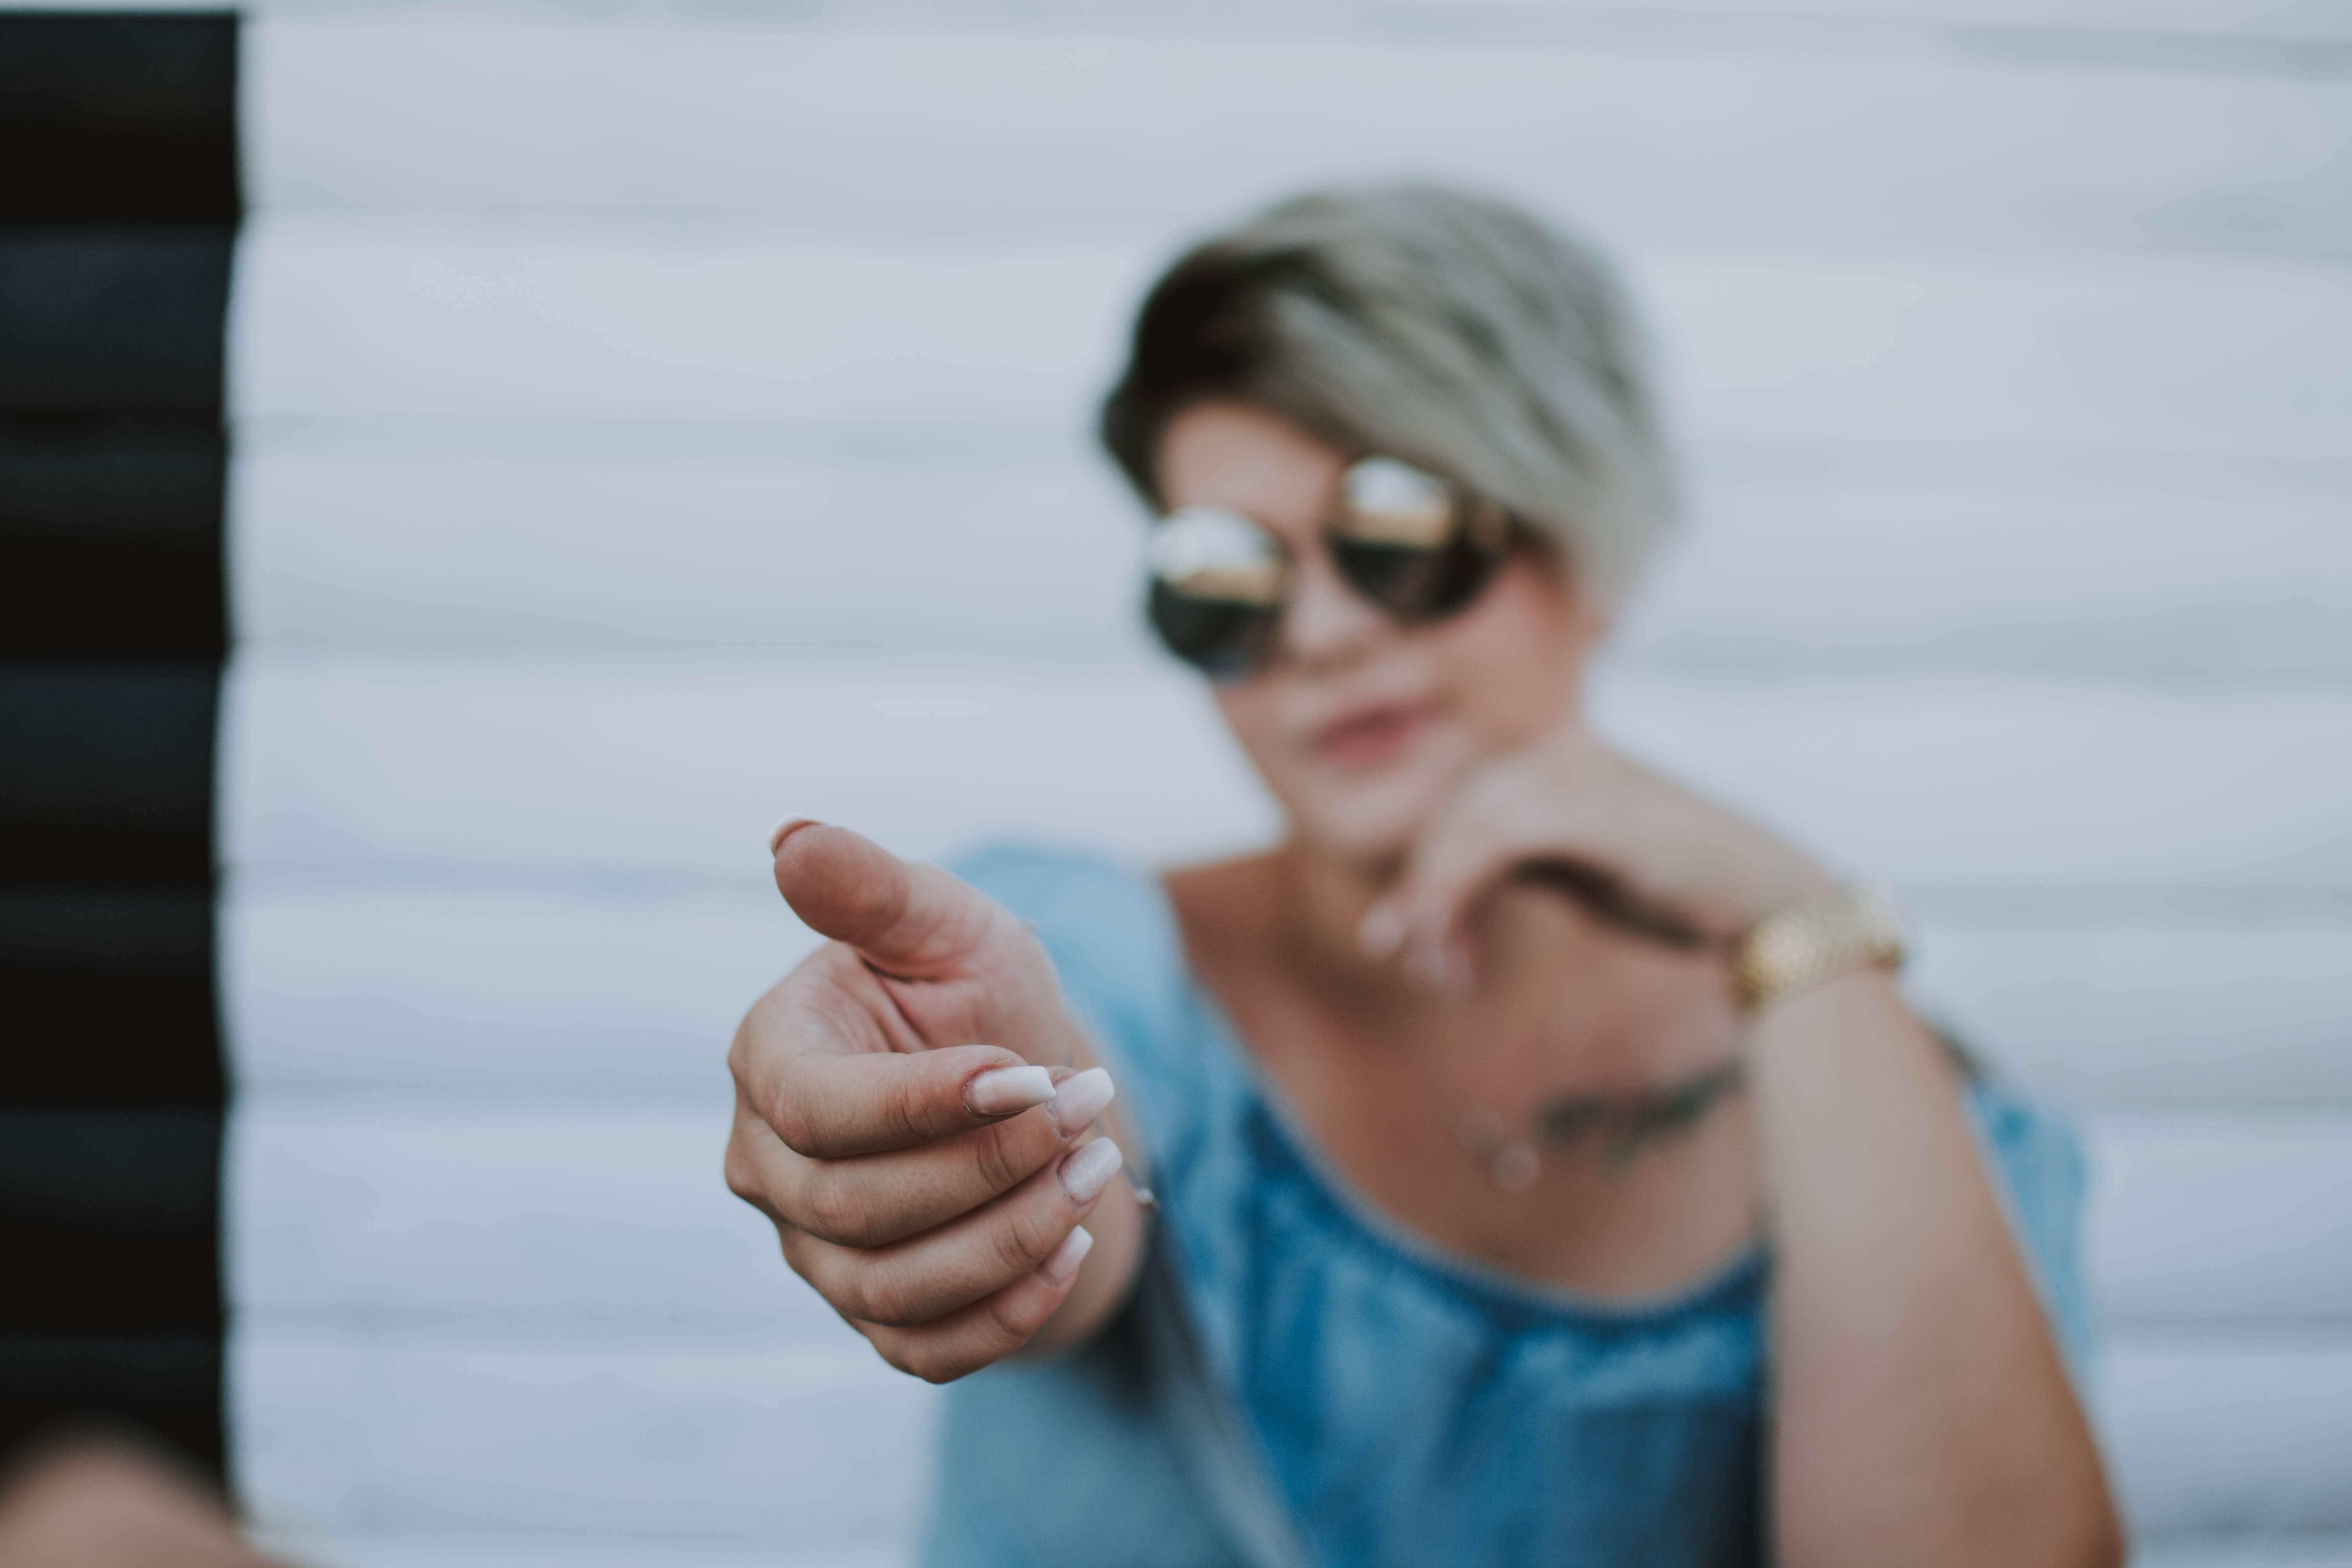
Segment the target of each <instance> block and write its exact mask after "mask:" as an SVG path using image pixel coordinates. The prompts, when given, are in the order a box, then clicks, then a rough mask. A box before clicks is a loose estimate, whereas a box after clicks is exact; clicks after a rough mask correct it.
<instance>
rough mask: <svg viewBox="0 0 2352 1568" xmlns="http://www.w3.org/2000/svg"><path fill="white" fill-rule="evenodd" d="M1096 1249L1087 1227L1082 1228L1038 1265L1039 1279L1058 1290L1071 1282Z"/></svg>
mask: <svg viewBox="0 0 2352 1568" xmlns="http://www.w3.org/2000/svg"><path fill="white" fill-rule="evenodd" d="M1094 1249H1095V1238H1094V1237H1093V1235H1092V1234H1091V1233H1090V1232H1088V1231H1087V1227H1086V1226H1078V1227H1077V1228H1076V1230H1074V1231H1072V1232H1070V1234H1069V1235H1067V1236H1066V1237H1062V1245H1061V1246H1059V1247H1055V1248H1054V1250H1053V1251H1051V1252H1049V1253H1047V1254H1046V1255H1045V1262H1043V1263H1040V1264H1039V1265H1037V1278H1038V1279H1043V1280H1044V1281H1045V1283H1046V1284H1048V1285H1051V1286H1052V1287H1054V1289H1056V1290H1058V1289H1061V1288H1062V1287H1063V1286H1065V1285H1066V1284H1068V1283H1069V1282H1070V1280H1071V1279H1072V1277H1073V1276H1075V1275H1076V1273H1077V1271H1078V1265H1079V1264H1081V1263H1084V1262H1085V1261H1086V1260H1087V1253H1089V1252H1092V1251H1093V1250H1094Z"/></svg>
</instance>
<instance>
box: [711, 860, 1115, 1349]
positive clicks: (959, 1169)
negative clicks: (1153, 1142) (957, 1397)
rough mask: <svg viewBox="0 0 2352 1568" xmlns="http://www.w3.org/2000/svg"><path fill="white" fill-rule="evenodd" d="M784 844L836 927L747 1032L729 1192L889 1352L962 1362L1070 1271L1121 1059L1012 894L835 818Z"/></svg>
mask: <svg viewBox="0 0 2352 1568" xmlns="http://www.w3.org/2000/svg"><path fill="white" fill-rule="evenodd" d="M775 874H776V887H777V889H778V890H779V891H781V892H782V894H783V896H784V898H785V900H786V901H787V902H789V903H790V904H791V905H792V907H793V911H794V912H795V913H796V914H798V915H799V916H800V917H801V919H802V920H803V921H805V922H806V923H807V924H808V925H809V926H810V927H811V928H812V929H813V930H814V931H816V932H817V933H818V934H820V935H822V936H824V937H828V938H830V939H831V940H830V941H829V942H827V943H826V944H825V946H824V947H823V948H821V949H819V950H818V951H817V952H814V953H813V954H811V955H810V956H809V958H808V959H807V960H806V961H804V962H803V963H802V964H801V965H800V967H799V968H797V969H795V970H794V971H793V973H791V974H790V975H788V976H786V977H785V978H784V979H783V980H782V982H780V983H779V984H777V985H776V986H775V987H774V988H773V989H772V990H771V991H770V992H769V993H768V994H767V995H765V996H763V997H761V999H760V1001H759V1003H758V1004H757V1005H754V1006H753V1008H752V1009H751V1014H750V1016H747V1017H746V1018H745V1019H744V1021H743V1025H742V1027H741V1028H740V1029H739V1030H738V1031H737V1033H736V1037H735V1043H734V1047H733V1048H732V1049H731V1050H730V1052H729V1054H728V1066H729V1068H730V1070H731V1071H732V1072H733V1074H734V1078H735V1122H734V1129H733V1131H732V1133H731V1134H730V1137H729V1139H728V1144H727V1183H728V1185H729V1186H730V1188H732V1189H733V1190H734V1192H735V1193H736V1194H737V1195H738V1196H740V1197H741V1198H742V1199H743V1200H744V1201H745V1202H747V1203H749V1204H751V1205H752V1206H753V1207H755V1208H758V1209H759V1210H761V1212H762V1213H763V1214H765V1215H768V1217H769V1218H770V1219H772V1220H773V1221H774V1222H775V1224H776V1228H777V1232H778V1235H779V1236H780V1237H782V1244H783V1252H784V1257H785V1258H786V1260H787V1261H788V1262H790V1263H791V1265H792V1267H793V1269H794V1271H796V1272H797V1273H799V1274H800V1275H801V1276H802V1277H803V1279H807V1280H808V1282H809V1283H810V1284H811V1285H813V1286H814V1287H815V1288H816V1289H817V1291H818V1293H819V1294H821V1295H823V1296H824V1299H825V1300H827V1301H828V1302H830V1303H831V1304H832V1305H833V1307H834V1308H835V1310H837V1311H838V1312H840V1313H841V1315H842V1316H843V1317H844V1318H845V1319H847V1320H848V1321H850V1322H851V1324H852V1325H853V1326H855V1327H856V1329H857V1330H858V1331H860V1332H861V1333H863V1334H865V1335H866V1338H867V1339H868V1340H870V1341H872V1342H873V1343H874V1345H875V1348H876V1349H877V1350H878V1351H879V1352H881V1354H882V1356H883V1358H884V1359H885V1360H887V1361H888V1362H889V1363H891V1364H892V1365H893V1366H896V1367H898V1368H899V1369H900V1370H902V1371H905V1372H909V1373H914V1374H916V1375H917V1376H919V1377H923V1378H926V1379H929V1381H932V1382H935V1383H936V1382H946V1381H949V1380H950V1379H952V1378H957V1377H961V1376H963V1375H964V1374H965V1373H970V1372H973V1371H976V1370H978V1369H979V1368H981V1367H982V1366H985V1365H987V1364H989V1363H991V1362H993V1361H995V1360H997V1359H999V1358H1000V1357H1003V1356H1004V1355H1007V1354H1010V1353H1011V1352H1014V1351H1016V1350H1019V1349H1020V1348H1022V1347H1023V1346H1024V1345H1025V1344H1027V1343H1028V1342H1030V1340H1031V1339H1032V1338H1033V1337H1034V1335H1036V1334H1037V1332H1038V1331H1039V1330H1040V1329H1042V1328H1044V1327H1045V1324H1046V1323H1047V1321H1049V1320H1050V1319H1052V1318H1053V1317H1054V1315H1055V1312H1056V1311H1057V1310H1060V1309H1061V1308H1062V1307H1063V1305H1064V1303H1065V1302H1066V1300H1068V1299H1069V1298H1070V1297H1071V1295H1072V1292H1073V1288H1074V1287H1075V1286H1076V1284H1077V1281H1078V1279H1079V1275H1080V1265H1081V1264H1082V1263H1083V1262H1084V1261H1085V1259H1086V1257H1087V1252H1088V1250H1089V1248H1090V1247H1092V1246H1093V1241H1094V1238H1093V1237H1092V1236H1091V1235H1090V1234H1089V1233H1088V1231H1087V1230H1086V1229H1084V1228H1082V1227H1081V1226H1080V1223H1079V1222H1080V1221H1081V1220H1084V1219H1086V1218H1087V1216H1088V1215H1089V1214H1090V1213H1092V1211H1094V1210H1095V1208H1096V1207H1097V1205H1098V1204H1099V1203H1100V1201H1101V1199H1102V1195H1103V1194H1104V1191H1105V1189H1106V1188H1108V1186H1109V1185H1110V1184H1111V1182H1112V1180H1113V1178H1115V1177H1116V1176H1117V1175H1118V1170H1119V1166H1120V1163H1121V1155H1120V1152H1119V1150H1118V1145H1117V1144H1116V1143H1114V1142H1111V1141H1109V1140H1108V1139H1104V1138H1095V1137H1091V1136H1090V1130H1091V1129H1092V1127H1093V1125H1094V1122H1095V1120H1096V1118H1097V1116H1098V1115H1100V1113H1101V1112H1102V1110H1103V1109H1104V1107H1105V1106H1107V1105H1108V1103H1109V1102H1110V1100H1111V1097H1112V1092H1113V1091H1112V1085H1111V1081H1110V1075H1109V1074H1108V1072H1106V1071H1104V1070H1103V1069H1102V1068H1087V1067H1086V1065H1085V1062H1084V1048H1085V1047H1084V1041H1083V1038H1082V1037H1081V1036H1080V1034H1079V1032H1078V1030H1077V1028H1076V1026H1075V1025H1074V1024H1073V1023H1072V1022H1071V1021H1070V1019H1069V1017H1068V1016H1067V1014H1066V1012H1065V1011H1064V1010H1063V1007H1062V1002H1061V994H1060V989H1059V987H1058V985H1057V984H1056V982H1055V975H1054V969H1053V964H1052V963H1051V961H1050V960H1049V959H1048V958H1047V957H1046V955H1045V949H1044V948H1043V946H1041V945H1040V944H1039V942H1037V939H1036V938H1035V937H1034V935H1033V934H1031V932H1030V931H1029V930H1028V928H1027V927H1026V926H1025V925H1024V924H1023V923H1022V922H1021V921H1019V920H1017V919H1016V918H1014V916H1013V914H1012V912H1011V911H1009V910H1006V909H1004V908H1003V906H1002V905H1000V904H997V903H995V902H994V901H993V900H990V899H988V898H987V897H985V896H984V895H982V893H981V892H979V891H978V890H977V889H973V888H971V887H970V886H968V885H966V884H965V883H963V882H961V881H959V880H957V879H955V878H954V877H951V876H950V875H949V874H948V873H947V872H945V871H941V870H939V869H936V868H932V867H928V866H917V865H910V864H908V862H906V861H902V860H900V859H899V858H898V857H896V856H894V855H892V854H890V853H889V852H888V851H887V850H885V849H883V848H881V847H879V846H877V845H875V844H873V843H871V842H869V841H867V840H866V839H864V838H861V837H858V836H857V835H856V834H855V833H851V832H849V831H847V830H846V829H844V828H838V827H830V826H824V825H822V824H818V823H793V824H791V825H789V826H786V827H785V828H784V829H783V830H782V832H781V833H780V834H779V835H778V837H777V839H776V842H775ZM1129 1201H1130V1202H1131V1200H1129ZM1128 1228H1129V1229H1130V1230H1131V1229H1132V1228H1133V1227H1132V1226H1131V1225H1130V1226H1129V1227H1128ZM1123 1250H1128V1251H1131V1250H1132V1247H1127V1248H1124V1249H1123ZM1095 1294H1096V1295H1100V1294H1101V1292H1100V1291H1097V1292H1095Z"/></svg>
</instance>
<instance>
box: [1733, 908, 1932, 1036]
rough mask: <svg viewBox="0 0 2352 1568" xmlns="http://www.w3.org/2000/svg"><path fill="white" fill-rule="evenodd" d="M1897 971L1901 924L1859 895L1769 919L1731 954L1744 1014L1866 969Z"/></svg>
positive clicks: (1735, 986)
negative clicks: (1876, 967)
mask: <svg viewBox="0 0 2352 1568" xmlns="http://www.w3.org/2000/svg"><path fill="white" fill-rule="evenodd" d="M1874 964H1875V965H1879V966H1882V967H1884V968H1887V969H1899V968H1901V967H1902V966H1903V922H1902V921H1901V919H1900V918H1898V917H1897V916H1896V914H1895V906H1894V905H1893V904H1891V903H1889V902H1887V900H1885V898H1883V897H1881V896H1880V895H1879V894H1877V893H1874V892H1872V891H1870V890H1869V889H1864V888H1844V889H1839V890H1838V891H1837V892H1834V893H1832V894H1830V895H1829V896H1828V897H1826V898H1822V899H1815V900H1811V901H1809V902H1806V903H1801V904H1798V905H1795V906H1793V907H1792V908H1790V909H1785V910H1781V911H1780V913H1778V914H1773V915H1767V916H1765V917H1764V918H1763V919H1762V920H1760V921H1757V922H1756V923H1755V924H1754V925H1752V926H1750V927H1749V928H1748V934H1747V935H1745V936H1743V937H1741V938H1740V939H1739V941H1738V943H1736V944H1735V945H1734V946H1733V948H1732V950H1731V986H1732V992H1733V994H1735V995H1736V996H1737V997H1738V999H1739V1009H1740V1011H1741V1012H1743V1013H1754V1012H1757V1011H1759V1010H1760V1009H1762V1008H1764V1007H1766V1006H1769V1005H1771V1004H1772V1003H1774V1002H1777V1001H1779V1000H1780V998H1781V997H1783V996H1787V995H1789V994H1792V993H1794V992H1798V991H1802V990H1803V989H1805V987H1807V986H1809V985H1816V984H1820V983H1821V982H1822V981H1824V980H1828V979H1831V978H1832V977H1833V976H1836V975H1840V974H1846V973H1852V972H1853V971H1854V970H1857V969H1866V968H1869V967H1871V966H1872V965H1874Z"/></svg>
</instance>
